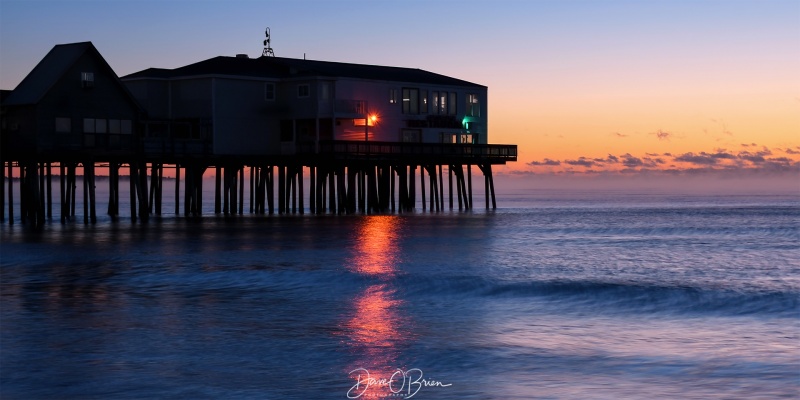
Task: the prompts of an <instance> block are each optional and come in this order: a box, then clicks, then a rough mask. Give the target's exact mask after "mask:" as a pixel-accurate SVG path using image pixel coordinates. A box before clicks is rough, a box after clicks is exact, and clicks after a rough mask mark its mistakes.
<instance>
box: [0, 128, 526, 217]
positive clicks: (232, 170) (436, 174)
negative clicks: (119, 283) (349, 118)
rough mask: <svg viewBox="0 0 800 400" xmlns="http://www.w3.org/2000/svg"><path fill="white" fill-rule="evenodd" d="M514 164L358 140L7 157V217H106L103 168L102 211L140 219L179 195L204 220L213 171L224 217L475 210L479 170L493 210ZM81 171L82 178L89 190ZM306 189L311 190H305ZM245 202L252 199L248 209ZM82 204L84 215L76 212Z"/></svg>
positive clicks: (503, 155) (189, 213) (446, 149)
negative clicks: (272, 150)
mask: <svg viewBox="0 0 800 400" xmlns="http://www.w3.org/2000/svg"><path fill="white" fill-rule="evenodd" d="M316 147H318V149H316ZM510 161H516V146H514V145H471V144H470V145H459V144H441V143H427V144H424V143H395V142H358V141H326V142H320V143H319V146H316V145H315V144H308V145H306V146H298V148H297V154H296V155H294V156H291V157H286V156H264V157H247V158H242V157H185V156H181V155H180V154H159V155H158V156H155V155H150V156H147V157H136V158H133V157H132V158H130V159H127V160H126V159H123V158H119V157H117V158H112V159H95V160H89V161H79V160H75V159H58V158H53V159H17V160H8V161H6V160H4V161H3V168H4V172H5V173H4V174H2V179H3V182H0V183H1V184H0V187H2V193H0V194H1V195H0V199H2V200H0V202H2V203H6V204H7V205H5V204H2V203H0V210H2V211H0V218H2V220H3V221H5V220H7V221H8V223H9V224H13V223H14V220H15V218H14V216H15V215H19V217H20V218H19V221H20V222H21V223H23V224H31V225H33V226H39V225H42V224H44V223H45V222H46V221H48V220H51V219H52V216H53V207H54V206H60V213H59V214H60V220H61V222H62V223H67V222H71V221H79V220H82V221H83V223H85V224H90V223H96V221H97V213H98V210H97V196H96V187H97V185H98V184H100V183H98V182H97V176H96V171H97V170H98V169H101V170H105V171H107V179H104V181H105V182H106V184H107V185H108V187H107V189H108V190H107V192H108V201H107V203H108V208H107V210H101V212H103V211H105V212H106V214H107V215H109V216H110V217H111V218H112V219H117V218H121V217H123V216H124V215H125V214H127V215H128V216H129V218H130V220H131V221H134V222H135V221H137V220H138V221H141V222H146V221H147V220H148V219H149V218H150V217H151V216H160V215H163V214H164V213H165V212H168V211H166V209H165V208H164V205H165V204H169V202H170V200H174V209H170V211H172V210H174V214H176V215H183V216H185V217H200V216H201V215H202V209H203V204H205V203H204V199H203V181H204V179H203V177H204V176H206V177H208V176H213V181H214V199H213V204H214V213H215V214H224V215H241V214H245V213H246V212H247V213H250V214H269V215H272V214H279V215H281V214H303V213H305V212H306V211H308V212H310V213H312V214H338V215H342V214H355V213H361V214H381V213H394V212H398V213H405V212H413V211H415V208H416V207H415V205H416V204H417V200H418V199H419V201H420V204H421V207H422V211H430V212H439V211H445V210H447V209H449V210H454V209H458V210H470V209H472V208H473V193H472V185H473V182H472V173H473V169H477V170H478V171H480V172H481V173H482V174H483V178H484V193H485V199H484V205H485V208H486V209H494V208H497V201H496V197H495V190H494V179H493V174H492V166H493V165H497V164H505V163H506V162H510ZM165 169H166V170H168V171H169V170H171V171H172V172H173V176H174V178H173V179H172V184H173V185H174V192H173V193H174V195H173V196H172V199H169V198H167V196H170V192H171V191H172V190H173V188H169V187H167V188H166V193H167V194H166V196H165V185H164V182H165V179H164V170H165ZM78 171H80V172H81V173H78ZM125 173H127V176H128V184H129V195H130V209H129V210H128V211H127V212H125V210H120V202H119V197H120V176H125ZM445 175H446V177H445ZM417 176H418V177H419V178H417ZM78 177H80V178H82V179H80V181H81V182H82V183H81V187H78V184H77V182H78V179H77V178H78ZM15 178H16V179H15ZM304 179H309V180H310V182H309V185H307V186H306V185H305V184H304ZM54 180H57V182H56V185H54V184H53V181H54ZM417 180H418V181H417ZM15 181H17V182H18V183H17V184H16V185H15ZM15 186H16V188H15ZM54 186H57V188H58V189H57V193H54V189H53V188H54ZM245 188H247V189H248V191H247V193H245ZM305 189H308V190H309V192H308V193H304V190H305ZM6 193H7V194H6ZM78 193H80V194H81V195H80V196H78ZM445 194H446V195H447V198H446V197H445ZM245 196H247V197H245ZM54 199H55V200H54ZM245 199H249V201H247V205H248V206H249V209H248V210H245ZM79 200H80V201H79ZM205 201H211V200H210V199H206V200H205ZM306 201H307V203H306ZM54 202H56V203H57V204H56V205H54ZM306 204H307V206H306ZM6 210H7V214H6ZM76 210H82V211H83V212H82V213H80V214H76ZM16 213H18V214H16Z"/></svg>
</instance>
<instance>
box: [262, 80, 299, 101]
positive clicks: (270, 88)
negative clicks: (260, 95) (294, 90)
mask: <svg viewBox="0 0 800 400" xmlns="http://www.w3.org/2000/svg"><path fill="white" fill-rule="evenodd" d="M298 94H299V92H298ZM264 100H267V101H274V100H275V84H274V83H265V84H264Z"/></svg>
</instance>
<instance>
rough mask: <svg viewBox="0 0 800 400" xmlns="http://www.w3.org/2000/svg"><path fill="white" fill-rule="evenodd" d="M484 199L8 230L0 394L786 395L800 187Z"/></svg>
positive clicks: (798, 300)
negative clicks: (370, 211) (403, 207)
mask: <svg viewBox="0 0 800 400" xmlns="http://www.w3.org/2000/svg"><path fill="white" fill-rule="evenodd" d="M498 195H499V196H500V198H499V199H498V205H499V207H500V208H498V209H497V210H494V211H487V210H484V209H482V205H483V204H482V198H481V197H479V196H477V195H476V200H475V204H476V209H475V210H474V211H469V212H464V211H457V210H456V211H450V210H448V211H445V212H439V213H436V212H434V213H431V212H422V211H421V207H420V208H418V210H417V212H415V213H404V214H388V215H343V216H336V215H324V216H311V215H308V214H306V215H284V216H277V215H276V216H260V215H244V216H236V217H227V218H226V217H222V216H214V215H213V213H210V215H206V216H204V217H203V218H201V219H185V218H182V217H175V216H171V215H165V216H163V217H154V218H153V219H152V220H151V221H150V222H149V223H148V224H146V225H144V224H139V223H131V222H130V220H129V219H126V218H125V217H124V215H125V213H126V211H125V210H126V209H125V208H124V206H123V207H122V210H123V211H122V212H123V217H122V218H121V219H120V220H119V221H111V220H109V219H108V218H107V217H100V221H99V222H98V223H97V224H95V225H84V224H83V223H82V219H81V218H80V217H79V220H78V222H71V223H67V224H64V225H62V224H60V223H59V222H58V221H59V219H58V218H57V216H56V217H54V219H53V221H52V222H50V223H48V224H47V225H46V226H45V227H44V229H43V230H42V231H40V232H33V231H31V230H30V229H27V228H26V227H24V226H22V225H20V224H19V223H17V224H15V225H13V226H9V225H8V224H7V223H6V224H3V225H2V227H0V261H1V264H0V265H1V267H0V397H2V398H3V399H50V398H60V399H61V398H64V399H72V398H74V399H145V398H148V399H149V398H192V399H197V398H215V399H216V398H242V399H290V398H291V399H347V398H362V399H376V398H390V399H398V398H415V399H734V398H736V399H775V398H798V396H800V318H799V317H800V196H798V195H767V194H750V195H742V196H717V195H678V194H669V193H656V194H648V193H644V194H642V193H636V192H635V191H633V192H632V191H627V192H613V191H610V192H602V193H597V192H592V193H584V192H579V191H572V192H569V191H537V190H535V189H529V190H518V191H510V192H507V193H503V192H500V193H498ZM122 197H123V198H125V196H122ZM98 198H99V199H102V198H103V196H101V195H98ZM206 198H207V199H213V197H209V196H206ZM166 204H168V203H166ZM54 208H58V207H57V206H56V207H54ZM79 208H80V204H79ZM165 208H166V209H168V208H169V207H167V206H166V205H165ZM102 210H103V208H102V205H99V206H98V213H100V214H102ZM79 214H80V211H79Z"/></svg>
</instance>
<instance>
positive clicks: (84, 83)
mask: <svg viewBox="0 0 800 400" xmlns="http://www.w3.org/2000/svg"><path fill="white" fill-rule="evenodd" d="M81 87H85V88H90V87H94V72H81Z"/></svg>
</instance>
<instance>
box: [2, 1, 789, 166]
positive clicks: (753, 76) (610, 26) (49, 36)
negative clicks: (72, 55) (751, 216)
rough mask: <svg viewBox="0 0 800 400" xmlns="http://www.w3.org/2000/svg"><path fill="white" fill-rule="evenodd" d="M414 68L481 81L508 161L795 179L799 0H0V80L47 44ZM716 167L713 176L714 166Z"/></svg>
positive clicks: (195, 57)
mask: <svg viewBox="0 0 800 400" xmlns="http://www.w3.org/2000/svg"><path fill="white" fill-rule="evenodd" d="M267 26H269V27H270V29H271V31H272V36H273V39H272V47H273V49H274V50H275V54H276V55H277V56H281V57H294V58H302V57H303V56H304V54H305V56H306V57H307V58H309V59H316V60H326V61H342V62H354V63H366V64H378V65H391V66H402V67H413V68H421V69H425V70H429V71H433V72H437V73H441V74H444V75H449V76H453V77H457V78H460V79H464V80H467V81H471V82H475V83H479V84H482V85H486V86H488V87H489V141H490V142H491V143H497V144H505V143H511V144H518V145H519V155H520V157H519V162H517V163H514V164H512V165H509V166H508V167H506V168H505V169H503V170H501V172H502V171H505V172H511V171H515V173H530V172H533V173H537V174H549V173H557V174H561V173H568V174H574V173H586V172H587V171H588V173H589V174H593V173H597V172H601V173H603V174H607V175H608V174H617V173H618V172H617V171H623V172H624V173H627V174H630V173H632V172H633V173H648V172H652V171H664V170H666V171H670V173H673V174H674V173H676V172H679V173H682V172H685V171H697V170H712V169H713V170H719V171H725V173H731V172H735V173H743V172H744V173H761V172H769V173H771V174H779V175H782V176H788V177H790V178H797V177H798V176H800V1H798V0H790V1H522V0H519V1H508V0H499V1H497V0H495V1H437V2H432V1H403V2H400V1H390V2H387V1H291V2H289V1H287V2H266V1H238V0H234V1H153V2H151V1H126V0H118V1H8V0H2V1H0V88H2V89H13V88H14V87H15V86H16V85H17V84H18V83H19V82H20V81H21V80H22V79H23V78H24V77H25V75H26V74H27V73H28V72H29V71H30V70H31V69H32V68H33V67H34V66H35V65H36V64H37V63H38V62H39V61H40V60H41V59H42V57H44V55H45V54H46V53H47V52H48V51H49V50H50V49H51V48H52V47H53V46H54V45H56V44H60V43H71V42H78V41H92V42H93V43H94V44H95V46H96V47H97V48H98V50H99V51H100V53H101V54H102V55H103V56H104V57H105V58H106V60H107V61H108V62H109V64H110V65H111V67H112V68H114V70H115V71H116V72H117V74H118V75H120V76H123V75H126V74H130V73H133V72H137V71H140V70H143V69H145V68H149V67H162V68H175V67H180V66H183V65H187V64H191V63H194V62H197V61H201V60H204V59H208V58H211V57H215V56H218V55H230V56H233V55H235V54H237V53H247V54H249V55H250V56H252V57H256V56H259V55H260V54H261V50H262V43H261V42H262V40H263V33H264V28H265V27H267ZM721 173H722V172H721Z"/></svg>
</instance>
